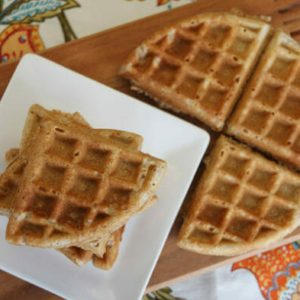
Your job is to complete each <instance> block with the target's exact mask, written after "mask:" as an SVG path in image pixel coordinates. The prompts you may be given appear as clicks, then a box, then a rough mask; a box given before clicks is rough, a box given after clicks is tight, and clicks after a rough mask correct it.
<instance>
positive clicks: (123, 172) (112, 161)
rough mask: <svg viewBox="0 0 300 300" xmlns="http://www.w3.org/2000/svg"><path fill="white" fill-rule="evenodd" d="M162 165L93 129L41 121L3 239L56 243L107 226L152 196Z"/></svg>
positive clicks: (125, 218) (77, 238) (42, 244)
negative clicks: (100, 134)
mask: <svg viewBox="0 0 300 300" xmlns="http://www.w3.org/2000/svg"><path fill="white" fill-rule="evenodd" d="M165 169H166V163H165V162H164V161H162V160H159V159H157V158H154V157H152V156H150V155H146V154H143V153H142V152H139V151H134V150H130V149H128V148H126V147H124V146H121V145H120V143H118V142H114V141H111V140H109V139H107V138H103V137H100V136H99V135H97V133H95V132H93V131H92V130H83V129H82V128H81V127H74V126H68V124H64V125H63V124H62V125H61V126H56V125H55V123H53V122H52V121H47V122H43V124H41V125H40V126H39V133H38V134H37V138H36V140H35V143H34V147H32V148H31V155H30V157H29V159H28V164H27V167H26V168H25V170H24V175H23V176H22V179H21V182H20V184H19V191H18V193H17V194H16V196H15V202H14V210H13V213H12V215H11V217H10V220H9V223H8V226H7V231H6V238H7V241H9V242H10V243H13V244H19V245H29V246H37V247H54V248H61V247H66V246H72V245H75V244H78V243H81V242H84V241H89V240H93V239H95V238H96V237H99V236H101V235H103V234H105V233H108V232H112V231H114V230H116V229H117V228H119V227H120V226H121V225H123V224H125V223H126V222H127V221H128V219H129V218H130V217H131V216H132V215H133V214H135V213H137V212H138V211H139V210H140V208H141V207H142V206H144V205H145V203H147V201H149V199H151V198H152V197H153V195H154V193H155V191H156V189H157V187H158V185H159V183H160V181H161V179H162V177H163V175H164V173H165ZM25 199H26V201H24V200H25Z"/></svg>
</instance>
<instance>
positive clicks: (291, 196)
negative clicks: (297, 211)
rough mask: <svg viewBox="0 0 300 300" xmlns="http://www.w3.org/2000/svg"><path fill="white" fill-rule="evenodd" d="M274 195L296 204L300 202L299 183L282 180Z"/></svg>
mask: <svg viewBox="0 0 300 300" xmlns="http://www.w3.org/2000/svg"><path fill="white" fill-rule="evenodd" d="M276 195H277V196H279V197H281V198H282V199H284V200H286V201H291V202H294V203H297V204H298V203H299V202H300V183H299V184H295V183H289V182H286V181H283V182H282V183H281V184H280V186H279V188H278V190H277V192H276Z"/></svg>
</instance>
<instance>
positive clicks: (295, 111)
mask: <svg viewBox="0 0 300 300" xmlns="http://www.w3.org/2000/svg"><path fill="white" fill-rule="evenodd" d="M299 107H300V97H299V96H296V95H293V94H289V95H288V96H287V98H286V100H285V101H284V102H283V104H282V105H281V107H280V108H279V110H280V111H281V112H282V113H284V114H285V115H287V116H289V117H291V118H293V119H295V120H299V118H300V109H299Z"/></svg>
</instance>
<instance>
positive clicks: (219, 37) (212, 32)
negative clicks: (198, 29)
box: [204, 25, 231, 46]
mask: <svg viewBox="0 0 300 300" xmlns="http://www.w3.org/2000/svg"><path fill="white" fill-rule="evenodd" d="M230 30H231V29H230V27H229V26H225V25H214V26H211V27H210V29H209V30H208V32H207V33H206V35H205V36H204V39H205V40H207V41H208V42H209V43H211V44H214V45H216V46H221V45H222V43H223V41H224V40H225V39H226V36H227V35H228V33H229V31H230Z"/></svg>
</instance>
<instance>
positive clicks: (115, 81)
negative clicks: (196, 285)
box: [0, 0, 300, 300]
mask: <svg viewBox="0 0 300 300" xmlns="http://www.w3.org/2000/svg"><path fill="white" fill-rule="evenodd" d="M295 2H297V1H295V0H263V1H261V0H255V1H254V0H252V1H249V0H240V1H238V2H236V1H234V0H226V1H222V0H211V1H206V0H201V1H198V2H195V3H193V4H189V5H185V6H182V7H179V8H177V9H173V10H170V11H168V12H165V13H162V14H158V15H155V16H151V17H148V18H145V19H142V20H139V21H136V22H133V23H129V24H125V25H122V26H119V27H116V28H113V29H110V30H107V31H104V32H100V33H97V34H94V35H92V36H89V37H86V38H82V39H80V40H76V41H73V42H69V43H67V44H63V45H60V46H57V47H54V48H51V49H48V50H46V51H44V52H43V53H41V55H42V56H44V57H46V58H48V59H50V60H52V61H55V62H58V63H59V64H61V65H63V66H65V67H67V68H70V69H72V70H74V71H76V72H78V73H81V74H84V75H85V76H87V77H90V78H93V79H95V80H97V81H99V82H102V83H104V84H106V85H108V86H110V87H112V88H114V89H117V90H119V91H121V92H123V93H126V94H128V95H131V96H133V97H135V98H136V99H139V100H141V101H144V102H147V103H149V104H151V105H153V106H156V104H155V103H154V102H153V101H151V100H149V99H148V98H147V97H145V96H142V95H138V94H136V93H134V92H132V91H131V90H130V88H129V84H128V82H127V81H126V80H124V79H122V78H120V77H119V76H118V75H117V73H118V70H119V67H120V65H121V63H122V61H123V60H124V59H125V57H126V56H127V55H128V54H129V53H130V52H131V51H132V50H133V49H134V48H135V47H136V46H137V45H139V44H140V43H141V41H142V40H143V39H144V38H146V37H147V36H148V35H149V34H151V33H153V32H155V31H156V30H158V29H160V28H162V27H164V26H166V25H169V24H171V23H173V22H175V21H178V20H180V19H182V18H185V17H189V16H192V15H195V14H197V13H201V12H209V11H229V10H230V9H231V8H232V7H237V8H239V9H241V10H243V12H245V13H246V14H256V15H260V14H262V15H270V16H272V19H273V21H272V23H273V24H274V25H275V26H281V27H284V28H285V29H286V30H288V31H289V32H291V34H292V36H293V37H294V38H295V39H297V40H299V39H300V18H298V15H300V6H299V5H294V3H295ZM17 64H18V62H17V61H15V62H10V63H6V64H3V65H1V66H0V97H1V96H2V94H3V92H4V90H5V88H6V86H7V84H8V82H9V80H10V78H11V76H12V74H13V72H14V70H15V68H16V66H17ZM170 113H172V114H174V113H173V112H170ZM175 115H177V116H179V117H180V118H183V119H185V120H187V121H189V122H191V123H193V124H195V125H197V126H200V127H202V128H205V129H206V130H208V131H209V132H210V133H211V135H212V141H214V140H215V138H216V133H214V132H212V131H211V130H209V129H208V128H206V127H205V126H203V125H202V124H201V123H200V122H198V121H196V120H194V119H192V118H190V117H187V116H184V115H182V114H175ZM201 169H202V167H200V168H199V170H198V172H197V175H196V177H195V178H197V177H198V176H199V174H200V173H201ZM191 191H192V189H191ZM189 194H190V193H189ZM188 198H189V195H188V196H187V199H186V200H185V202H184V205H185V204H186V203H187V201H188ZM184 205H183V206H184ZM180 223H181V213H179V215H178V217H177V219H176V221H175V223H174V225H173V227H172V230H171V232H170V234H169V237H168V239H167V242H166V244H165V246H164V249H163V251H162V253H161V255H160V258H159V261H158V263H157V265H156V268H155V270H154V272H153V274H152V277H151V279H150V282H149V285H148V289H147V290H148V291H150V290H155V289H158V288H160V287H164V286H166V285H169V284H171V283H175V282H177V281H179V280H184V279H187V278H189V277H192V276H195V275H198V274H201V273H205V272H208V271H211V270H213V269H215V268H218V267H220V266H223V265H225V264H229V263H233V262H235V261H238V260H241V259H243V258H246V257H249V256H252V255H254V254H255V253H258V252H261V251H263V250H267V249H260V250H259V251H254V252H251V253H247V254H245V255H242V256H235V257H230V258H228V257H214V256H208V255H199V254H195V253H192V252H188V251H185V250H181V249H179V248H178V247H177V246H176V237H177V233H178V230H179V227H180ZM297 239H300V228H298V229H296V230H295V231H294V232H293V233H292V234H291V235H290V236H288V237H287V238H285V239H284V240H283V241H281V242H279V243H277V244H275V245H272V247H270V248H269V249H271V248H275V247H277V246H280V245H283V244H286V243H289V242H292V241H295V240H297ZM0 299H1V300H19V299H22V300H57V299H61V298H60V297H57V296H55V295H53V294H51V293H49V292H47V291H44V290H42V289H40V288H37V287H35V286H33V285H31V284H29V283H26V282H24V281H22V280H20V279H17V278H16V277H13V276H11V275H9V274H7V273H5V272H2V271H0Z"/></svg>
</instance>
